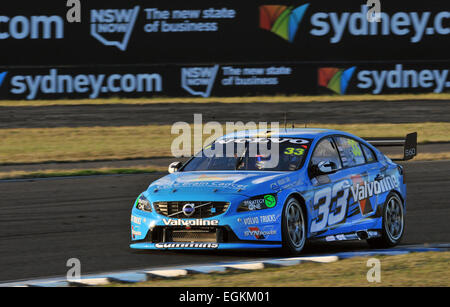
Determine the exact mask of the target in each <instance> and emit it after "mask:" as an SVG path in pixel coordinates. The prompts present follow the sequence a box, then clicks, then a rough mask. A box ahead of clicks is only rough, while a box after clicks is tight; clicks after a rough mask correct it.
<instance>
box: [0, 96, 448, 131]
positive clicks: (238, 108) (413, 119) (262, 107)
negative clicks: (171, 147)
mask: <svg viewBox="0 0 450 307" xmlns="http://www.w3.org/2000/svg"><path fill="white" fill-rule="evenodd" d="M194 113H199V114H202V116H203V122H207V121H219V122H221V123H225V122H227V121H230V122H237V121H243V122H248V121H254V122H269V123H270V122H281V123H282V122H283V120H284V115H285V113H286V114H287V120H288V122H289V123H291V122H292V121H294V122H295V123H296V124H297V125H303V124H305V123H311V122H313V123H335V124H339V123H341V124H351V123H420V122H424V121H426V122H449V121H450V103H449V101H435V100H421V101H407V100H405V101H359V102H355V101H330V102H307V103H302V102H277V103H259V102H255V103H152V104H105V105H73V106H71V105H66V106H42V107H0V128H53V127H92V126H106V127H109V126H116V127H118V126H142V125H172V124H173V123H175V122H178V121H184V122H188V123H191V122H193V120H194V115H193V114H194Z"/></svg>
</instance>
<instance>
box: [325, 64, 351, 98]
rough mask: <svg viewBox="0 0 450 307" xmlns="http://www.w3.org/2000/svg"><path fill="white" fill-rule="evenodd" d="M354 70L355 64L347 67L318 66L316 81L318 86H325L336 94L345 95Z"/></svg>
mask: <svg viewBox="0 0 450 307" xmlns="http://www.w3.org/2000/svg"><path fill="white" fill-rule="evenodd" d="M355 70H356V66H353V67H350V68H348V69H340V68H335V67H323V68H319V71H318V83H319V85H320V86H323V87H326V88H328V89H330V90H332V91H333V92H335V93H336V94H339V95H345V93H346V92H347V88H348V85H349V83H350V80H351V79H352V76H353V73H354V72H355Z"/></svg>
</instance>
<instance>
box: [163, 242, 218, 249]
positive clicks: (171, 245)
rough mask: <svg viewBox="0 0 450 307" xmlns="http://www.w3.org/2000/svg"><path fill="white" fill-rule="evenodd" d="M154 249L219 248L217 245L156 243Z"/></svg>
mask: <svg viewBox="0 0 450 307" xmlns="http://www.w3.org/2000/svg"><path fill="white" fill-rule="evenodd" d="M155 247H156V248H210V249H215V248H218V247H219V244H217V243H156V244H155Z"/></svg>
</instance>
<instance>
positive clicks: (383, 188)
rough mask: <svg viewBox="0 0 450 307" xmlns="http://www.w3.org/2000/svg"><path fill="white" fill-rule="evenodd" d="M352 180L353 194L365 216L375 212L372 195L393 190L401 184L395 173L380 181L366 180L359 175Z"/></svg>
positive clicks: (351, 188) (351, 189)
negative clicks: (371, 201) (371, 199)
mask: <svg viewBox="0 0 450 307" xmlns="http://www.w3.org/2000/svg"><path fill="white" fill-rule="evenodd" d="M352 181H353V185H352V186H350V191H351V195H352V197H353V200H354V201H355V202H359V207H360V211H361V215H363V216H364V215H368V214H370V213H372V212H373V208H372V204H371V203H370V197H372V196H374V195H378V194H382V193H385V192H388V191H391V190H393V189H395V188H397V187H398V186H399V183H398V181H397V178H396V177H395V176H393V175H392V176H387V177H385V178H384V179H382V180H379V181H378V180H374V181H366V180H363V179H362V178H361V176H359V175H357V176H353V177H352Z"/></svg>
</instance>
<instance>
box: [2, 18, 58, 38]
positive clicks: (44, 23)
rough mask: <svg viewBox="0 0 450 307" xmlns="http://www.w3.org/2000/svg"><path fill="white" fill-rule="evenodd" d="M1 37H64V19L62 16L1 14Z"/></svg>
mask: <svg viewBox="0 0 450 307" xmlns="http://www.w3.org/2000/svg"><path fill="white" fill-rule="evenodd" d="M0 29H2V30H3V31H2V30H0V40H1V39H18V40H23V39H63V38H64V19H63V18H62V17H60V16H31V17H27V16H14V17H9V16H0Z"/></svg>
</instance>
